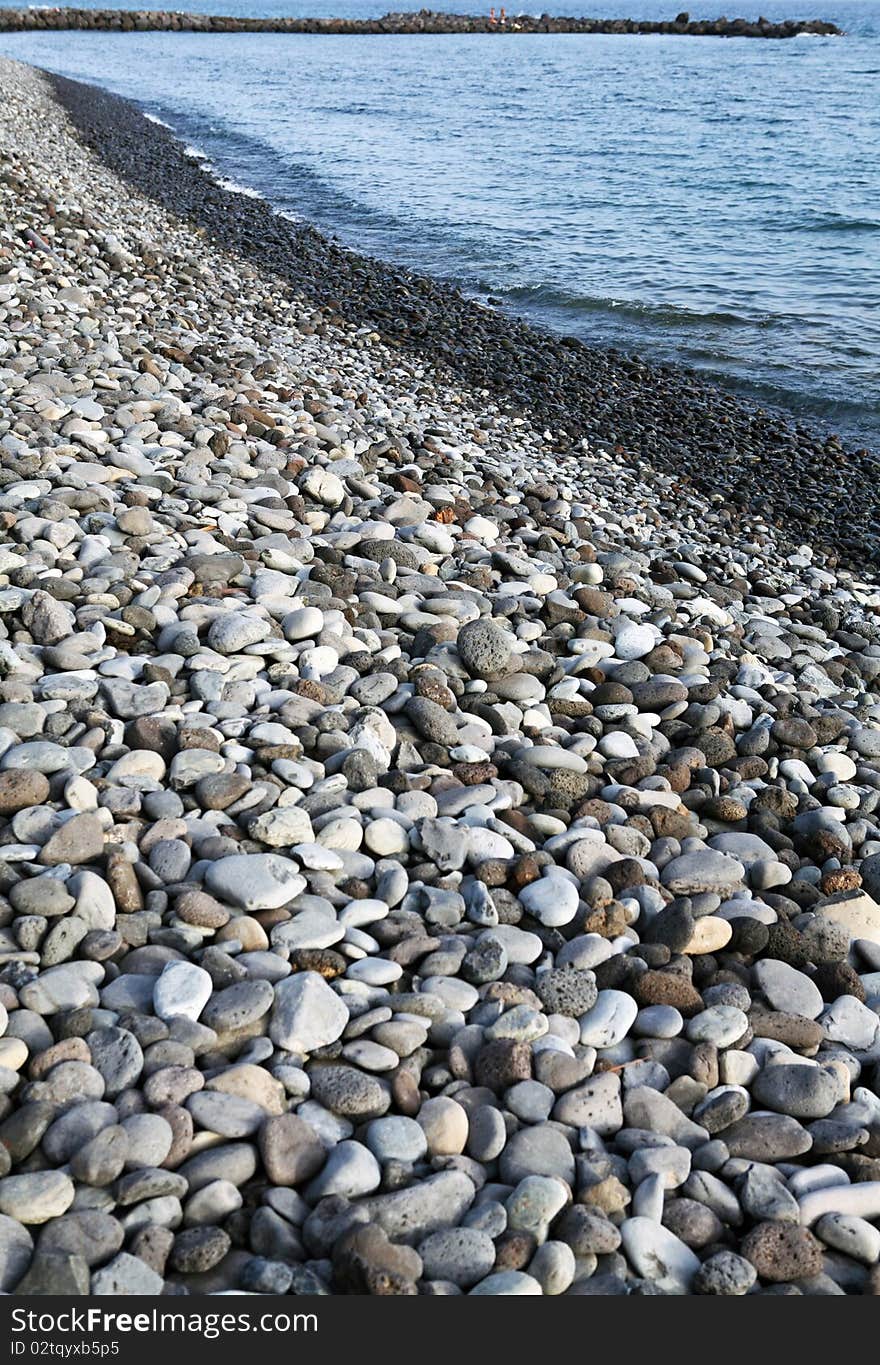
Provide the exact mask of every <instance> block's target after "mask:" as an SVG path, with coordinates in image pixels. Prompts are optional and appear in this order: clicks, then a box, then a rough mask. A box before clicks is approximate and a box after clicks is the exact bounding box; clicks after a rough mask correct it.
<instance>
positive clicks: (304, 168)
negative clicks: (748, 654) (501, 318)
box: [0, 0, 880, 446]
mask: <svg viewBox="0 0 880 1365" xmlns="http://www.w3.org/2000/svg"><path fill="white" fill-rule="evenodd" d="M5 2H6V0H0V3H5ZM118 2H119V3H122V4H128V5H130V7H132V8H140V7H142V3H143V0H118ZM179 5H180V7H181V8H188V9H199V10H203V11H207V12H212V13H238V14H281V13H284V14H319V15H320V14H326V15H329V14H331V13H332V14H336V15H339V16H347V15H361V16H367V15H378V14H382V13H384V12H385V11H386V10H388V9H389V8H400V9H403V8H406V7H407V6H406V5H405V4H403V3H400V2H398V4H397V5H394V4H393V3H384V2H383V0H378V3H373V2H372V0H179ZM413 7H415V6H413ZM433 7H434V8H447V9H455V10H460V11H464V12H473V10H474V9H475V8H485V7H484V6H481V5H480V6H478V5H476V4H475V3H472V4H469V3H468V0H457V3H455V2H451V0H445V3H440V0H434V4H433ZM516 8H517V7H516V6H515V5H509V6H508V9H509V11H510V12H511V13H513V12H515V10H516ZM523 8H530V9H534V11H535V12H539V10H543V9H546V10H552V12H554V13H570V14H589V13H593V14H599V13H601V14H603V15H610V14H618V13H619V14H621V15H626V16H627V17H634V18H672V17H674V14H675V13H676V11H677V8H679V7H678V6H676V5H674V4H663V3H659V0H629V3H626V2H625V0H609V3H605V4H602V5H599V4H597V3H596V0H592V3H586V4H584V3H582V2H581V3H575V2H574V0H560V4H559V5H551V4H550V3H549V0H546V2H545V3H544V4H542V5H540V6H538V5H532V6H528V5H523ZM720 12H721V6H720V4H719V5H718V6H717V7H716V6H711V5H710V6H708V7H704V8H703V9H701V10H691V14H692V17H695V18H696V17H713V18H714V17H717V14H718V13H720ZM740 12H741V13H743V14H744V16H745V17H747V18H754V17H757V16H758V14H765V15H766V16H767V17H768V18H770V19H775V18H799V17H821V18H824V19H832V20H834V21H835V22H836V23H838V24H839V25H840V26H841V27H842V28H844V29H845V30H846V33H847V36H846V37H845V38H843V39H835V38H807V37H804V38H797V39H793V40H790V41H784V42H768V41H755V40H748V39H733V40H731V39H715V38H679V37H650V36H631V37H630V36H620V37H618V36H572V35H560V36H550V35H547V36H533V37H532V36H529V37H516V38H512V37H511V38H501V37H498V36H495V35H490V36H485V37H484V36H474V37H454V36H449V37H446V36H444V37H434V36H431V37H390V36H389V37H384V36H383V37H363V38H357V37H332V36H327V37H324V36H321V37H313V36H295V35H283V36H279V35H269V34H240V35H217V36H209V35H197V34H174V35H170V34H161V33H149V34H87V33H56V34H36V33H22V34H7V35H2V36H0V51H2V52H3V53H5V54H8V55H10V56H14V57H18V58H19V59H21V60H23V61H28V62H33V63H35V64H37V65H39V66H44V67H47V68H49V69H50V70H52V71H57V72H60V73H62V74H64V75H67V76H73V77H76V78H79V79H83V80H87V81H92V82H95V83H98V84H100V85H103V86H105V87H107V88H108V89H111V90H113V91H116V92H117V93H119V94H123V95H127V96H129V97H131V98H133V99H135V100H137V101H138V102H139V103H140V104H141V105H142V107H143V108H144V109H145V110H147V111H148V112H149V113H151V114H152V115H154V116H156V117H160V118H162V119H163V120H164V121H166V122H168V123H169V124H171V126H172V127H173V128H174V129H175V130H176V131H178V132H179V134H180V135H181V136H182V137H183V138H184V139H185V140H186V141H187V142H189V143H190V144H191V145H192V146H194V147H195V148H197V149H199V150H200V151H202V152H203V153H204V154H206V156H207V157H208V158H209V159H210V161H211V163H212V164H213V166H214V167H215V168H216V171H217V173H218V174H219V175H221V176H223V177H225V178H228V179H230V180H233V181H235V182H236V183H238V184H240V185H243V186H246V187H249V188H251V189H252V190H254V191H256V192H258V193H260V194H262V195H264V196H265V197H266V198H268V199H269V200H270V201H271V202H272V203H273V204H275V205H276V206H278V207H280V208H283V209H285V210H286V211H288V212H291V213H293V214H294V215H297V216H300V217H303V218H306V219H309V220H310V221H313V222H314V223H316V224H317V225H318V226H319V227H321V228H322V229H324V230H325V231H327V232H329V233H331V234H333V235H335V236H337V237H338V238H339V239H340V240H341V241H343V242H345V243H347V244H349V245H351V246H354V247H357V248H358V249H360V250H362V251H367V252H370V253H373V254H375V255H378V256H382V257H384V258H386V259H391V260H394V261H398V262H402V263H404V264H406V265H409V266H411V267H414V268H417V269H420V270H422V271H425V272H428V273H431V274H434V275H437V276H442V277H445V278H449V279H451V280H454V281H455V282H456V283H457V284H459V285H460V286H462V287H463V288H465V289H466V290H468V291H470V292H472V293H473V294H475V295H477V296H479V297H481V298H486V297H491V298H492V299H494V300H496V301H499V302H500V303H501V306H503V307H505V308H507V309H509V310H510V311H512V312H515V313H518V314H520V315H524V316H528V317H530V318H532V319H533V320H536V321H539V322H541V323H543V324H544V325H547V326H550V327H552V328H557V329H559V330H562V331H565V332H568V333H574V334H577V335H578V336H581V337H582V338H583V339H584V340H586V341H589V342H592V343H595V344H598V345H607V346H615V347H617V348H619V349H620V350H623V351H627V352H636V353H638V354H641V355H642V356H644V357H646V358H650V359H655V360H667V361H677V362H681V363H684V364H687V365H690V366H695V367H698V368H700V369H702V370H704V371H706V372H708V373H709V374H710V375H712V376H713V377H716V378H718V379H719V380H720V381H721V382H722V383H725V384H727V385H729V386H732V387H734V388H737V389H739V390H741V391H744V392H746V393H748V394H750V395H751V396H753V397H756V398H758V399H759V400H760V401H762V402H764V403H765V404H769V405H773V406H776V407H780V408H784V409H786V410H788V411H790V412H793V413H795V414H796V415H798V416H800V417H801V418H803V419H804V420H808V421H809V422H810V423H812V424H815V425H818V426H819V427H821V428H822V429H823V430H831V431H836V432H839V433H842V434H844V435H845V436H847V437H848V438H849V439H850V440H857V441H858V442H860V443H866V444H870V445H873V446H880V98H878V88H880V83H878V76H880V0H841V2H840V3H834V2H833V0H829V3H828V4H827V5H822V3H821V0H814V4H813V5H811V7H810V10H809V14H805V11H804V9H803V7H802V5H801V4H799V3H796V0H766V2H765V3H760V0H758V2H757V3H754V4H752V3H750V4H749V5H748V6H747V7H746V8H745V9H744V10H742V11H739V10H737V11H731V12H730V16H731V17H732V16H733V14H734V13H740Z"/></svg>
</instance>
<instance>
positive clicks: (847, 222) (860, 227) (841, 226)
mask: <svg viewBox="0 0 880 1365" xmlns="http://www.w3.org/2000/svg"><path fill="white" fill-rule="evenodd" d="M792 226H793V228H794V230H795V231H796V232H880V219H877V218H849V217H847V215H846V214H845V213H817V214H816V215H814V216H813V217H811V218H810V219H809V220H808V221H807V222H803V223H794V224H792Z"/></svg>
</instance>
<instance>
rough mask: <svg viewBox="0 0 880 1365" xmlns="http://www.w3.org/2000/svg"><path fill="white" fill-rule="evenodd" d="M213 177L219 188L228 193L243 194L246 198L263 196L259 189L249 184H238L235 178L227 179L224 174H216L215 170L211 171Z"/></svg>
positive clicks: (260, 197)
mask: <svg viewBox="0 0 880 1365" xmlns="http://www.w3.org/2000/svg"><path fill="white" fill-rule="evenodd" d="M213 178H214V180H216V182H217V184H218V185H219V186H220V188H221V190H228V191H229V193H230V194H243V195H244V196H245V198H246V199H262V198H263V196H262V195H261V194H260V192H259V190H255V189H252V188H251V186H250V185H240V184H239V183H238V181H237V180H229V179H228V178H227V177H226V176H223V175H217V174H216V172H213Z"/></svg>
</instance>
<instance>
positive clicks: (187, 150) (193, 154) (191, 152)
mask: <svg viewBox="0 0 880 1365" xmlns="http://www.w3.org/2000/svg"><path fill="white" fill-rule="evenodd" d="M183 155H184V156H185V157H188V158H189V160H190V161H207V160H208V158H207V155H206V154H205V153H204V152H203V151H202V150H201V149H200V148H199V147H191V146H190V145H189V144H188V143H187V145H186V146H185V147H184V149H183Z"/></svg>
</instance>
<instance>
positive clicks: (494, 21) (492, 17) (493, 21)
mask: <svg viewBox="0 0 880 1365" xmlns="http://www.w3.org/2000/svg"><path fill="white" fill-rule="evenodd" d="M497 22H498V20H497V19H496V18H495V6H494V5H493V6H492V8H491V9H490V10H489V23H490V24H497Z"/></svg>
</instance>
